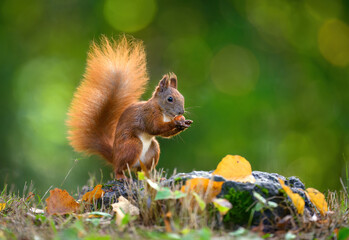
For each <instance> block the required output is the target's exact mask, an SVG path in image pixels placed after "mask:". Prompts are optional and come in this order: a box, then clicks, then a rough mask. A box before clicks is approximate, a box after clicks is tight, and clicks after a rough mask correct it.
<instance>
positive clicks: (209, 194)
mask: <svg viewBox="0 0 349 240" xmlns="http://www.w3.org/2000/svg"><path fill="white" fill-rule="evenodd" d="M223 183H224V182H217V181H213V180H211V179H207V178H193V179H189V180H187V182H186V183H185V185H184V186H182V188H181V191H182V192H187V193H188V192H193V191H194V192H196V193H197V194H199V195H200V196H202V197H203V198H204V201H205V202H206V203H209V202H211V201H212V199H213V198H215V197H216V196H217V195H218V194H219V193H220V192H221V190H222V185H223Z"/></svg>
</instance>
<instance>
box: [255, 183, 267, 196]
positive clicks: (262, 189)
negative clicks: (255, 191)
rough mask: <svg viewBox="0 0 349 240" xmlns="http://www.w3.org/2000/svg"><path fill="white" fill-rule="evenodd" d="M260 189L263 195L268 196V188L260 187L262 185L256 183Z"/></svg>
mask: <svg viewBox="0 0 349 240" xmlns="http://www.w3.org/2000/svg"><path fill="white" fill-rule="evenodd" d="M256 186H257V187H258V188H259V189H260V190H261V193H262V194H263V197H268V196H269V190H268V189H266V188H264V187H262V186H259V185H256Z"/></svg>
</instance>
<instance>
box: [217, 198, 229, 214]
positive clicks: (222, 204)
mask: <svg viewBox="0 0 349 240" xmlns="http://www.w3.org/2000/svg"><path fill="white" fill-rule="evenodd" d="M212 202H213V205H214V206H215V207H216V208H217V209H218V211H219V213H220V214H222V215H225V214H227V212H228V211H229V210H230V209H231V208H232V207H233V205H231V203H230V202H229V201H228V200H227V199H224V198H215V199H213V201H212Z"/></svg>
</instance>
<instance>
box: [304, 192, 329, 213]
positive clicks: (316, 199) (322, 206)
mask: <svg viewBox="0 0 349 240" xmlns="http://www.w3.org/2000/svg"><path fill="white" fill-rule="evenodd" d="M306 193H307V196H308V197H309V199H310V201H311V202H312V203H313V204H314V205H315V207H316V208H317V209H318V210H319V212H320V213H321V215H323V216H324V215H325V214H326V212H327V211H328V206H327V202H326V199H325V196H324V195H323V194H322V193H321V192H319V191H318V190H316V189H315V188H307V190H306Z"/></svg>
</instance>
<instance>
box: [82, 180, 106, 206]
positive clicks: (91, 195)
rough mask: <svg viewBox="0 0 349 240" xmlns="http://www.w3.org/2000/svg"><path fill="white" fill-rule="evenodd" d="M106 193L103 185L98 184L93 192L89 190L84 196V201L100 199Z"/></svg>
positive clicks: (90, 201)
mask: <svg viewBox="0 0 349 240" xmlns="http://www.w3.org/2000/svg"><path fill="white" fill-rule="evenodd" d="M103 194H104V191H103V190H102V185H101V184H98V185H96V186H95V188H94V189H93V190H92V191H91V192H87V193H85V194H84V196H82V201H84V202H87V203H92V202H93V201H94V200H97V199H100V198H101V197H102V196H103Z"/></svg>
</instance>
